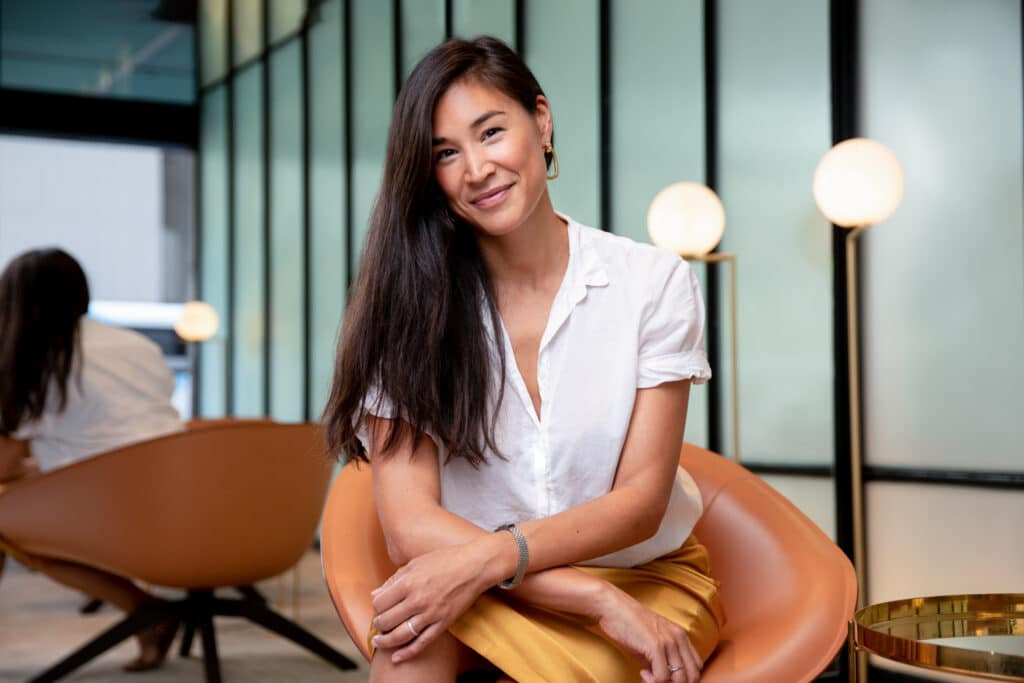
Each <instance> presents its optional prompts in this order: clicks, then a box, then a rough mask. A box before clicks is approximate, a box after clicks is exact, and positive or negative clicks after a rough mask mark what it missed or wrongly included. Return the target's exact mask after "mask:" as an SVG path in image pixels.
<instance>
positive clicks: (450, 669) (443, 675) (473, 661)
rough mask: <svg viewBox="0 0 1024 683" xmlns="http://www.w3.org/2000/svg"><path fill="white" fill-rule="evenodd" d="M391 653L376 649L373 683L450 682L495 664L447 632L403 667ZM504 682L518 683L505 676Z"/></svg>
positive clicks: (371, 682) (390, 651)
mask: <svg viewBox="0 0 1024 683" xmlns="http://www.w3.org/2000/svg"><path fill="white" fill-rule="evenodd" d="M391 653H392V650H377V652H376V653H374V657H373V661H372V662H371V663H370V683H391V682H392V681H401V682H402V683H405V682H406V681H409V682H410V683H417V682H419V681H424V682H426V683H435V682H437V683H451V682H453V681H455V677H456V676H457V675H458V674H462V673H465V672H467V671H486V670H487V669H494V667H493V665H492V664H491V663H490V662H488V661H487V660H486V659H484V658H483V657H481V656H480V655H479V654H477V653H476V652H474V651H473V650H472V649H470V648H468V647H466V646H465V645H463V644H462V643H461V642H459V640H458V639H457V638H455V636H453V635H452V634H450V633H445V634H444V635H442V636H441V637H439V638H438V639H437V640H435V641H434V642H433V643H431V645H430V646H429V647H427V649H425V650H424V651H423V652H421V653H420V654H418V655H416V657H414V658H413V659H409V660H406V661H404V662H402V663H401V664H392V663H391ZM500 681H501V682H502V683H505V682H507V683H515V681H513V680H512V679H511V678H507V677H503V678H501V679H500Z"/></svg>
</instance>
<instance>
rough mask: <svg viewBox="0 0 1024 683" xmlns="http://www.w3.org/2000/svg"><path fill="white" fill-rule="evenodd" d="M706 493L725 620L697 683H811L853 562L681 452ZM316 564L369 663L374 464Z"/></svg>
mask: <svg viewBox="0 0 1024 683" xmlns="http://www.w3.org/2000/svg"><path fill="white" fill-rule="evenodd" d="M680 464H681V465H682V466H683V467H684V468H685V469H686V470H687V471H688V472H689V473H690V474H691V475H692V476H693V478H694V479H695V480H696V482H697V485H698V486H699V487H700V489H701V494H702V496H703V500H704V514H703V516H702V517H701V520H700V522H699V523H698V525H697V527H696V529H695V533H696V535H697V537H698V538H699V539H700V541H701V542H702V543H703V544H704V545H705V546H706V547H707V549H708V552H709V554H710V556H711V563H712V566H713V571H714V574H715V575H716V577H717V578H718V579H719V580H720V581H721V583H722V600H723V603H724V605H725V611H726V617H727V624H726V625H725V627H724V629H723V632H722V640H721V642H720V643H719V646H718V648H717V649H716V651H715V653H714V654H713V655H712V656H711V658H710V659H709V660H708V662H707V664H706V666H705V669H704V673H703V676H702V678H701V681H702V683H748V682H749V683H754V682H755V681H756V682H757V683H765V682H771V683H776V682H777V683H806V682H808V681H811V680H814V678H815V677H817V675H818V674H819V673H821V672H822V671H823V670H824V669H825V668H826V667H827V666H828V664H829V662H830V661H831V660H832V658H833V657H834V656H835V654H836V653H837V652H838V651H839V649H840V648H841V647H842V645H843V643H844V641H845V639H846V633H847V623H848V622H849V620H850V618H851V617H852V615H853V610H854V606H855V603H856V577H855V575H854V572H853V567H852V566H851V565H850V562H849V560H848V559H847V558H846V556H845V555H844V554H843V553H842V551H840V550H839V548H838V547H836V545H835V544H834V543H833V542H832V541H831V540H829V538H828V537H827V536H825V535H824V534H823V533H822V532H821V530H819V529H818V527H817V526H816V525H815V524H814V522H812V521H811V520H810V519H808V518H807V517H806V516H805V515H804V514H803V513H802V512H800V511H799V510H798V509H797V508H796V507H795V506H794V505H793V504H792V503H790V502H789V501H788V500H786V499H785V498H784V497H783V496H781V495H780V494H779V493H778V492H776V491H775V490H774V489H772V488H771V487H770V486H768V485H767V484H766V483H764V482H763V481H762V480H761V479H759V478H758V477H756V476H755V475H754V474H752V473H751V472H749V471H748V470H746V469H744V468H743V467H740V466H739V465H737V464H735V463H733V462H730V461H729V460H726V459H725V458H723V457H721V456H719V455H717V454H715V453H712V452H711V451H708V450H705V449H702V448H698V447H696V446H692V445H690V444H686V445H684V446H683V449H682V453H681V456H680ZM321 558H322V561H323V567H324V578H325V580H326V582H327V587H328V591H329V593H330V595H331V600H332V601H333V602H334V606H335V608H336V609H337V611H338V615H339V616H340V617H341V620H342V623H343V624H344V625H345V628H346V629H347V630H348V632H349V634H350V635H351V637H352V640H353V641H354V642H355V644H356V646H357V647H358V648H359V650H360V652H362V653H363V656H364V657H367V656H368V649H367V644H366V642H365V636H366V633H367V632H368V629H369V626H370V620H371V619H372V618H373V615H374V613H373V606H372V604H371V602H370V591H371V590H372V589H373V588H375V587H376V586H379V585H380V584H381V583H383V582H384V581H385V580H386V579H387V578H388V577H389V576H390V575H391V574H392V573H394V571H395V566H394V565H393V564H392V563H391V562H390V560H389V559H388V555H387V545H386V542H385V539H384V535H383V532H382V531H381V528H380V522H379V520H378V518H377V514H376V506H375V505H374V501H373V481H372V473H371V468H370V467H369V465H366V464H360V465H357V464H356V463H349V464H348V465H347V466H346V467H345V468H344V469H343V470H342V472H341V474H340V475H339V476H338V477H337V478H336V479H335V482H334V485H333V487H332V489H331V492H330V494H329V496H328V500H327V506H326V508H325V511H324V520H323V527H322V532H321Z"/></svg>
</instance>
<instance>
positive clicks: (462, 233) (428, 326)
mask: <svg viewBox="0 0 1024 683" xmlns="http://www.w3.org/2000/svg"><path fill="white" fill-rule="evenodd" d="M468 79H473V80H476V81H478V82H480V83H483V84H485V85H487V86H490V87H493V88H495V89H497V90H499V91H500V92H502V93H503V94H505V95H507V96H508V97H510V98H511V99H513V100H515V101H517V102H519V103H520V104H521V105H522V106H523V108H524V109H526V111H528V112H530V113H533V112H535V111H536V109H537V96H538V95H543V91H542V90H541V87H540V85H539V84H538V83H537V79H536V78H534V76H533V74H532V73H531V72H530V70H529V68H527V66H526V64H524V63H523V60H522V59H520V58H519V56H518V55H517V54H516V53H515V52H513V51H512V50H511V49H510V48H509V47H508V46H507V45H505V44H504V43H502V42H501V41H500V40H497V39H495V38H490V37H486V36H484V37H480V38H477V39H476V40H472V41H466V40H458V39H453V40H448V41H446V42H444V43H441V44H440V45H438V46H437V47H435V48H434V49H433V50H431V51H430V52H429V53H428V54H427V55H426V56H425V57H424V58H423V59H422V61H420V63H419V64H418V65H417V66H416V68H415V69H414V70H413V72H412V74H410V76H409V78H408V80H406V82H405V84H404V85H403V87H402V90H401V92H400V93H399V94H398V99H397V101H396V102H395V108H394V113H393V115H392V118H391V130H390V133H389V135H388V145H387V158H386V161H385V165H384V178H383V180H382V182H381V187H380V192H379V194H378V196H377V201H376V204H375V206H374V210H373V213H372V215H371V217H370V231H369V235H368V238H367V243H366V250H365V252H364V253H363V258H362V262H361V264H362V265H361V266H360V269H359V274H358V276H357V278H356V282H355V287H354V289H353V293H352V298H351V302H350V304H349V307H348V311H347V313H346V316H345V323H344V331H343V335H342V338H341V342H340V344H339V346H338V353H337V358H336V360H335V366H334V382H333V385H332V387H331V395H330V399H329V400H328V403H327V408H326V410H325V412H324V422H325V426H326V432H327V442H328V446H329V447H330V449H331V452H333V453H336V454H339V455H340V454H346V455H348V456H349V457H352V458H357V459H361V460H365V459H366V449H365V445H364V444H361V443H360V442H359V440H358V439H357V438H356V432H355V426H356V425H357V424H358V423H360V422H361V421H362V420H363V419H365V417H366V413H367V411H366V410H365V408H364V397H366V396H367V395H370V396H372V395H374V392H376V391H379V392H380V393H379V394H378V396H381V397H386V398H387V399H388V400H390V401H391V403H392V405H393V407H394V409H395V410H396V411H397V416H400V417H401V418H402V419H404V420H405V421H406V422H408V423H409V424H410V425H411V426H412V429H413V433H414V435H415V439H416V440H417V441H418V440H419V439H420V438H423V436H424V435H425V433H426V431H427V430H428V429H429V430H430V431H431V432H432V433H433V434H434V435H436V436H437V438H438V439H439V440H440V441H441V443H442V444H444V446H445V448H446V449H447V451H448V457H449V458H454V457H462V458H466V459H467V460H468V461H469V462H470V463H472V464H473V465H474V466H476V465H479V464H480V463H481V462H483V461H484V460H485V455H484V453H485V451H486V450H487V449H488V448H490V449H491V451H492V452H494V453H497V454H499V455H500V451H499V449H498V448H497V447H496V445H495V443H494V438H493V431H494V423H493V420H494V418H495V416H496V414H497V406H499V405H500V404H501V400H502V397H503V393H504V391H503V388H504V380H503V378H504V376H505V362H506V361H505V354H504V352H503V351H502V349H503V346H502V344H500V343H495V338H494V337H493V336H492V335H493V334H497V333H498V332H497V331H499V330H501V319H500V317H499V313H498V308H497V305H496V304H495V297H494V292H493V291H492V287H491V283H490V279H489V277H488V274H487V270H486V268H485V266H484V262H483V259H482V258H481V255H480V251H479V249H478V248H477V243H476V238H475V234H474V231H473V228H472V226H470V225H468V224H467V223H465V222H464V221H463V220H462V219H461V218H459V217H458V216H457V215H456V214H455V213H454V212H453V211H452V210H451V209H450V208H449V206H448V201H447V199H446V197H445V196H444V193H443V192H442V191H441V189H440V187H439V186H438V184H437V181H436V179H435V176H434V160H433V154H432V135H433V116H434V108H435V106H436V105H437V102H438V100H439V99H440V97H441V96H442V95H443V94H444V92H445V91H446V90H448V88H449V87H451V86H452V84H454V83H455V82H457V81H462V80H468ZM547 161H548V163H549V164H550V161H551V160H550V158H548V159H547ZM488 323H489V324H488ZM488 327H489V329H490V330H491V332H489V331H488ZM492 349H496V350H497V353H496V354H495V355H492ZM495 358H497V361H498V366H499V367H498V368H495V367H494V365H495V363H494V359H495ZM495 370H497V372H495ZM495 390H496V391H497V395H496V399H497V400H496V401H494V402H491V400H490V399H491V398H494V394H493V392H494V391H495ZM378 407H379V406H378ZM400 429H401V426H400V422H399V420H394V421H392V423H391V429H390V431H389V432H388V435H387V438H386V439H385V443H384V447H383V448H384V451H385V452H387V451H389V450H390V449H391V448H392V447H393V446H394V445H395V444H396V442H397V440H398V438H399V433H400Z"/></svg>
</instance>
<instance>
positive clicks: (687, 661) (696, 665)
mask: <svg viewBox="0 0 1024 683" xmlns="http://www.w3.org/2000/svg"><path fill="white" fill-rule="evenodd" d="M678 657H679V659H680V660H681V666H682V670H681V671H679V672H678V673H685V674H686V676H685V677H684V678H680V679H678V680H681V681H696V680H697V679H699V678H700V669H701V661H700V657H698V656H697V650H695V649H694V647H693V644H692V643H690V639H689V638H688V637H687V636H686V635H685V634H684V635H683V637H682V642H681V643H680V644H679V654H678ZM673 680H675V679H673Z"/></svg>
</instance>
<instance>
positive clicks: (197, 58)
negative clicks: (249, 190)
mask: <svg viewBox="0 0 1024 683" xmlns="http://www.w3.org/2000/svg"><path fill="white" fill-rule="evenodd" d="M201 23H202V22H201V21H200V19H199V12H198V11H197V13H196V23H195V40H193V41H192V60H193V61H192V74H193V75H192V78H193V88H192V90H193V92H194V93H195V95H194V97H195V109H194V112H195V117H196V131H197V132H198V134H197V136H196V154H195V157H194V158H193V161H192V182H193V183H194V185H193V189H192V196H193V197H194V198H195V200H194V201H193V202H192V273H191V276H192V282H193V289H192V296H191V298H192V299H196V300H200V301H201V300H203V299H204V296H203V126H202V121H203V119H202V116H203V114H202V111H203V100H202V89H201V86H202V82H203V76H202V71H201V70H202V58H203V55H202V51H201V49H200V46H201V45H202V35H201V33H202V32H201V30H200V28H199V27H200V24H201ZM0 53H2V51H0ZM2 62H3V59H0V63H2ZM2 81H3V76H2V75H0V82H2ZM188 353H189V357H190V358H191V360H192V417H198V416H199V409H200V405H199V394H200V391H201V389H202V383H201V382H200V379H199V378H200V375H201V374H202V364H201V360H202V354H201V353H199V345H198V344H194V343H193V344H188Z"/></svg>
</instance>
